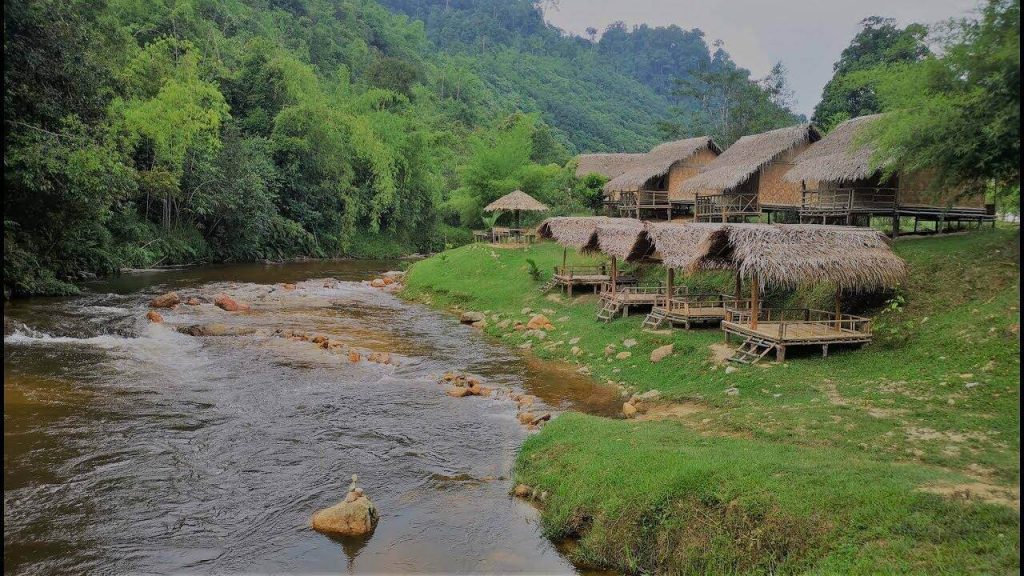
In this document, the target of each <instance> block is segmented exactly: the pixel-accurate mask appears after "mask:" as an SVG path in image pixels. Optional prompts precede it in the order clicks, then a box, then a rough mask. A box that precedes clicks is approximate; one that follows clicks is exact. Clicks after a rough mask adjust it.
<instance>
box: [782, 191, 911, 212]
mask: <svg viewBox="0 0 1024 576" xmlns="http://www.w3.org/2000/svg"><path fill="white" fill-rule="evenodd" d="M896 192H897V191H896V188H871V187H854V188H830V189H828V188H827V189H818V190H804V191H803V194H802V197H801V201H800V212H801V213H802V214H805V215H807V214H814V215H819V216H824V215H831V214H845V213H848V212H850V211H854V210H895V209H896Z"/></svg>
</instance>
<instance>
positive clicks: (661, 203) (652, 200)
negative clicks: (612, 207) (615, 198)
mask: <svg viewBox="0 0 1024 576" xmlns="http://www.w3.org/2000/svg"><path fill="white" fill-rule="evenodd" d="M619 198H620V199H621V200H620V202H619V205H618V209H619V212H635V211H636V210H639V209H644V208H647V209H651V208H668V207H669V206H670V203H669V199H668V191H667V190H635V191H633V192H622V193H621V194H620V195H619Z"/></svg>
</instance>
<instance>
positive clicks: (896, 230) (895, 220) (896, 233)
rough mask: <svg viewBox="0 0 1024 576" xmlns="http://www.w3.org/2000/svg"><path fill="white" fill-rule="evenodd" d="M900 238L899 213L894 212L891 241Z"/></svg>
mask: <svg viewBox="0 0 1024 576" xmlns="http://www.w3.org/2000/svg"><path fill="white" fill-rule="evenodd" d="M899 236H900V213H899V212H896V213H894V214H893V215H892V239H893V240H895V239H897V238H899Z"/></svg>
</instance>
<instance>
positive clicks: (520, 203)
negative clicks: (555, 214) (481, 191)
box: [484, 190, 548, 235]
mask: <svg viewBox="0 0 1024 576" xmlns="http://www.w3.org/2000/svg"><path fill="white" fill-rule="evenodd" d="M499 211H500V212H513V213H515V219H516V227H515V228H514V229H512V230H509V232H512V231H514V232H515V233H516V235H518V234H520V233H521V232H522V226H521V224H520V221H519V214H520V212H547V211H548V207H547V205H546V204H544V203H543V202H540V201H539V200H537V199H536V198H534V197H533V196H530V195H529V194H527V193H526V192H523V191H522V190H515V191H513V192H509V193H508V194H505V195H504V196H502V197H501V198H498V199H497V200H495V201H494V202H491V203H490V204H488V205H487V206H486V207H484V212H499Z"/></svg>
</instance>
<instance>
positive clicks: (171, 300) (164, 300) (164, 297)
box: [149, 292, 181, 308]
mask: <svg viewBox="0 0 1024 576" xmlns="http://www.w3.org/2000/svg"><path fill="white" fill-rule="evenodd" d="M180 303H181V298H178V294H177V293H175V292H168V293H166V294H161V295H159V296H157V297H156V298H153V299H152V300H150V301H149V307H150V308H174V307H175V306H177V305H178V304H180Z"/></svg>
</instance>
